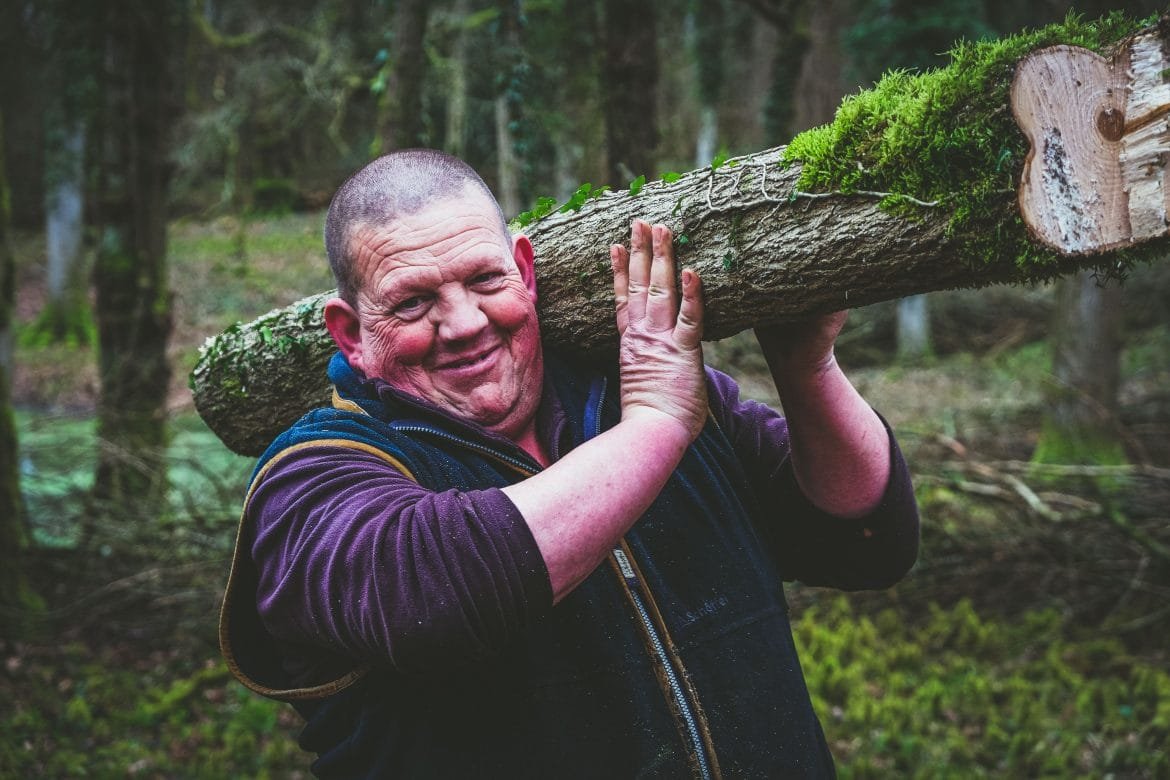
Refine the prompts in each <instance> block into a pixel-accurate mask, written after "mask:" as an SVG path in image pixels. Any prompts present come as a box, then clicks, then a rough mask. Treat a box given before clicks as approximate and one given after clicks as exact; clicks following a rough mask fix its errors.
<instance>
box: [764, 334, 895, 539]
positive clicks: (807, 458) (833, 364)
mask: <svg viewBox="0 0 1170 780" xmlns="http://www.w3.org/2000/svg"><path fill="white" fill-rule="evenodd" d="M765 357H768V354H767V351H765ZM768 362H769V365H770V366H771V367H772V376H773V379H774V380H775V382H776V388H777V390H778V391H779V393H780V400H781V402H782V403H783V405H784V414H785V417H786V419H787V421H788V430H789V434H790V437H791V439H790V446H791V452H792V455H791V457H792V467H793V470H794V471H795V474H796V479H797V482H798V483H799V484H800V488H801V490H802V491H803V492H804V494H805V495H806V496H807V497H808V498H809V500H810V501H812V503H813V504H815V505H816V506H817V507H818V508H820V509H822V510H824V511H825V512H829V513H831V514H834V515H837V516H840V517H860V516H862V515H864V514H866V513H867V512H870V511H871V510H873V508H874V507H876V506H877V504H878V502H879V501H880V500H881V497H882V494H883V493H884V492H885V489H886V485H887V483H888V482H889V476H890V448H889V436H888V435H887V433H886V429H885V427H884V426H883V425H882V422H881V419H880V418H879V417H878V416H877V413H876V412H874V411H873V409H872V408H870V406H869V404H867V403H866V402H865V399H863V398H862V397H861V395H860V394H859V393H858V392H857V390H856V388H854V387H853V385H852V384H851V383H850V382H849V380H848V378H846V376H845V374H844V373H843V372H842V371H841V368H840V367H839V366H838V365H837V361H836V359H835V358H832V357H830V359H829V360H828V361H826V363H825V364H824V365H823V366H822V367H821V368H820V369H818V370H815V371H807V372H806V371H787V370H785V367H784V366H782V365H780V364H779V362H778V361H775V360H774V359H772V358H769V360H768Z"/></svg>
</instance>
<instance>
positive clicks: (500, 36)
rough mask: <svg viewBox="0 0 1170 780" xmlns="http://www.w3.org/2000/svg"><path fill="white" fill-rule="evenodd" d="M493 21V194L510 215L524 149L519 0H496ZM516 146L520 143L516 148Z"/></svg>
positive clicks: (516, 204) (515, 207)
mask: <svg viewBox="0 0 1170 780" xmlns="http://www.w3.org/2000/svg"><path fill="white" fill-rule="evenodd" d="M496 10H497V12H498V15H497V16H496V20H495V24H494V28H495V30H494V32H495V34H494V38H495V46H494V47H493V54H494V56H495V63H496V96H495V100H494V105H495V118H496V123H495V130H496V133H495V136H496V172H497V177H498V178H497V179H496V198H497V199H498V200H499V201H500V208H502V209H503V210H504V215H505V216H506V217H508V218H509V219H510V218H512V217H514V216H515V215H516V214H518V213H519V212H520V210H521V208H522V206H521V201H520V181H521V177H522V172H521V166H522V164H523V163H522V158H521V155H520V154H518V152H522V151H524V149H523V142H522V138H521V136H522V135H523V133H522V123H523V111H524V97H525V93H526V89H525V87H526V84H525V81H526V76H527V71H528V58H527V54H526V52H525V51H524V47H523V44H522V41H521V28H522V27H523V25H524V15H523V13H522V11H521V8H520V0H497V2H496ZM518 147H520V148H519V149H518Z"/></svg>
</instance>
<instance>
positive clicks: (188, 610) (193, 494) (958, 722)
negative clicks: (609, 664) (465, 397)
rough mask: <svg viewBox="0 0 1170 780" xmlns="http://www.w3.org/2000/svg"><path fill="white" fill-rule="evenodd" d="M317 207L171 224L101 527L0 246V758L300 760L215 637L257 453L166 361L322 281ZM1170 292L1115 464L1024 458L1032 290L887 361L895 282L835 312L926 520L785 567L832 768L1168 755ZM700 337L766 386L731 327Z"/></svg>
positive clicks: (75, 360)
mask: <svg viewBox="0 0 1170 780" xmlns="http://www.w3.org/2000/svg"><path fill="white" fill-rule="evenodd" d="M321 219H322V217H321V215H320V214H312V215H288V216H281V217H271V218H264V219H256V220H254V221H251V222H250V223H249V224H248V225H247V229H246V231H245V232H243V233H241V231H239V230H238V225H236V223H234V222H233V221H231V220H227V219H223V220H218V221H212V222H182V223H176V224H175V225H174V226H173V227H172V230H171V234H170V240H171V287H172V288H173V289H174V291H175V312H174V322H175V325H174V336H173V338H172V342H171V343H172V347H171V353H172V363H173V365H174V376H173V380H172V389H171V392H170V394H169V398H168V405H169V408H170V409H171V412H172V444H171V447H170V451H169V456H170V460H169V462H170V464H171V465H170V468H171V472H170V480H171V492H170V498H171V511H170V513H169V514H168V515H167V516H166V517H135V516H133V512H132V510H128V514H127V517H126V518H124V519H122V520H121V521H119V522H104V523H102V524H98V525H96V526H95V524H94V523H92V522H89V521H90V520H91V516H90V515H89V514H88V513H87V503H86V500H87V499H86V491H87V488H88V486H89V484H90V482H91V480H92V468H93V463H94V450H95V442H94V419H93V410H94V405H95V401H96V388H97V382H96V369H95V367H94V364H95V353H94V350H93V348H92V347H85V346H79V345H76V344H72V345H47V344H44V343H41V342H40V341H39V340H38V339H37V338H36V337H35V335H33V334H32V333H31V327H30V323H31V322H33V320H34V319H35V316H36V313H37V311H38V310H39V308H40V304H41V302H42V301H43V297H44V291H43V288H44V285H43V279H42V273H43V271H42V269H43V247H42V246H41V245H40V244H39V242H38V241H37V239H35V238H31V237H30V238H27V239H25V240H22V241H21V242H20V243H19V245H18V258H19V263H20V268H19V279H18V291H19V294H18V300H19V307H18V308H19V311H18V319H19V330H18V335H19V336H20V340H21V344H20V346H18V349H17V369H16V376H15V378H14V389H15V398H16V403H17V410H18V425H19V429H20V434H21V438H22V456H21V457H22V474H23V482H22V486H23V489H24V492H25V496H26V501H27V503H28V507H29V515H30V525H31V529H32V531H33V536H34V539H35V541H36V547H35V549H34V550H33V551H32V554H31V560H32V562H33V566H32V567H31V568H32V575H33V579H34V583H35V585H36V587H37V589H38V591H39V593H40V594H41V596H42V597H43V598H44V600H45V610H44V613H43V615H42V616H41V617H40V618H39V619H38V622H37V630H36V631H35V632H34V633H33V635H32V636H31V637H29V638H26V639H24V640H22V641H20V642H13V641H8V640H4V639H2V638H0V659H2V660H3V667H2V668H0V735H3V736H0V776H4V777H8V776H33V775H37V776H82V775H95V776H107V775H118V776H125V775H132V776H141V777H204V776H207V777H214V776H228V775H231V776H248V777H252V776H276V777H293V776H303V775H304V774H305V768H306V766H307V760H306V757H305V756H304V755H302V754H300V753H299V751H298V749H297V748H296V746H295V743H294V742H293V739H294V737H295V733H296V731H297V728H298V721H297V718H296V716H295V715H294V714H292V712H291V711H290V710H289V709H288V708H286V707H284V706H282V705H275V704H272V703H270V702H266V701H264V700H261V699H259V698H257V697H255V696H252V695H251V694H249V693H248V692H246V691H245V690H244V689H243V688H242V687H240V686H239V685H237V684H235V683H234V682H233V681H232V680H231V678H230V675H229V674H228V672H227V670H226V669H225V667H224V666H223V664H222V662H221V661H220V660H219V658H218V654H217V651H216V639H215V627H214V624H215V617H216V610H217V605H218V599H219V597H220V595H221V590H222V586H223V581H224V579H225V577H226V573H227V557H228V554H229V551H230V548H231V544H232V541H233V538H234V532H235V526H236V523H237V519H238V516H237V513H238V502H239V499H240V497H241V495H242V491H243V487H244V484H245V482H246V479H247V475H248V473H249V470H250V468H251V461H249V460H248V459H245V458H240V457H238V456H235V455H232V454H231V453H229V452H228V451H227V450H226V449H225V448H223V446H222V445H221V444H219V442H218V441H217V440H216V439H215V437H214V436H213V435H212V434H211V433H210V432H209V431H207V429H206V428H205V427H204V426H203V424H202V422H201V421H200V420H199V419H198V417H197V416H196V415H195V414H194V411H193V406H192V404H191V400H190V393H189V391H188V389H187V384H186V377H187V373H188V372H189V370H190V368H191V367H192V366H193V365H194V361H195V358H196V356H197V353H198V348H199V346H200V345H201V344H202V343H203V341H204V340H205V339H206V338H207V337H208V336H211V335H214V334H216V333H218V332H219V331H221V330H222V329H223V328H224V327H226V326H228V325H230V324H232V323H233V322H235V321H237V320H247V319H251V318H252V317H255V316H256V315H258V314H260V313H263V312H264V311H267V310H268V309H270V308H274V307H278V306H283V305H285V304H287V303H290V302H292V301H294V300H296V299H298V298H300V297H302V296H304V295H308V294H310V293H314V292H318V291H320V290H322V289H326V288H328V287H330V286H332V281H331V278H330V276H329V273H328V268H327V266H326V264H325V261H324V259H323V257H322V252H321V249H320V245H321V240H320V235H321V234H320V227H321ZM241 235H243V236H244V240H243V242H242V243H241V240H240V237H241ZM1168 290H1170V272H1168V271H1167V270H1166V269H1164V268H1161V267H1154V266H1150V267H1145V268H1141V269H1137V270H1136V271H1135V272H1134V275H1133V277H1132V278H1131V280H1130V283H1129V284H1128V285H1127V287H1126V293H1125V295H1126V314H1127V337H1126V347H1125V350H1124V352H1123V354H1122V371H1123V387H1122V409H1121V414H1120V418H1119V420H1118V430H1119V434H1120V435H1121V437H1122V441H1123V442H1124V445H1125V447H1126V453H1127V456H1128V458H1129V461H1130V462H1129V464H1128V465H1124V466H1105V467H1101V466H1094V465H1087V464H1063V465H1044V466H1041V465H1038V464H1033V463H1031V462H1030V458H1031V456H1032V452H1033V450H1034V448H1035V444H1036V440H1037V437H1038V435H1039V431H1040V421H1041V416H1042V412H1043V409H1044V403H1045V401H1044V398H1045V387H1046V384H1047V383H1050V382H1052V379H1051V376H1050V372H1049V367H1050V358H1049V347H1048V344H1047V342H1046V340H1045V335H1046V329H1047V328H1046V323H1047V321H1048V316H1049V313H1050V310H1051V306H1052V295H1051V291H1050V290H1048V289H1046V288H1030V289H1017V288H997V289H993V290H985V291H980V292H956V293H942V294H937V295H934V296H932V297H931V306H932V310H933V312H934V314H933V317H932V320H933V321H934V323H935V336H936V354H935V356H934V357H931V358H929V359H927V360H925V361H920V362H919V363H917V364H915V365H905V364H899V363H898V362H897V361H896V360H895V359H894V356H893V353H894V350H893V344H892V340H893V336H892V334H893V314H892V306H891V305H879V306H875V307H868V308H867V309H863V310H858V311H856V312H854V313H853V314H852V315H851V318H850V323H849V325H847V328H846V331H845V332H844V333H843V334H842V338H841V340H840V343H839V350H838V351H839V357H840V360H841V362H842V364H843V365H844V366H845V367H846V370H847V372H848V373H849V375H850V376H851V377H852V378H853V380H854V382H855V384H856V385H857V386H858V388H859V389H860V390H861V391H862V393H863V395H865V397H866V398H867V399H868V400H869V401H870V402H871V403H872V404H873V405H874V406H875V408H877V409H878V410H879V411H881V412H882V413H883V414H884V415H885V416H886V417H887V419H889V420H890V422H891V423H892V424H893V426H894V428H895V429H896V430H897V432H898V435H899V440H900V442H901V444H902V447H903V450H904V452H905V453H906V455H907V458H908V460H909V462H910V465H911V469H912V471H913V472H914V475H915V480H916V487H917V493H918V497H919V502H920V506H921V510H922V521H923V543H922V554H921V556H920V560H919V563H918V564H917V565H916V567H915V569H914V570H913V571H912V572H911V574H910V575H909V576H908V577H907V578H906V580H905V581H904V582H903V583H901V584H900V585H898V586H897V587H896V588H893V589H891V590H889V591H886V592H883V593H878V594H852V595H848V596H842V595H839V594H835V593H830V592H826V591H820V590H817V589H811V588H802V587H800V586H792V587H791V588H790V590H789V597H790V601H791V602H792V606H793V620H794V627H795V631H796V638H797V641H798V643H799V644H800V646H801V650H802V659H803V661H804V666H805V673H806V676H807V678H808V682H809V686H810V690H811V691H812V693H813V697H814V702H815V704H816V706H817V708H818V711H819V713H820V714H821V718H822V720H823V722H824V725H825V729H826V733H827V735H828V738H829V741H830V744H831V746H832V748H833V750H834V753H835V754H836V756H837V758H838V761H839V764H840V767H839V768H840V772H841V775H842V776H843V777H878V776H888V775H890V774H895V775H897V776H920V775H926V774H930V775H931V776H939V774H940V773H941V774H942V775H943V776H948V775H958V776H971V775H982V774H996V775H1006V776H1021V777H1022V776H1035V775H1038V774H1047V775H1055V776H1068V775H1103V774H1108V773H1113V774H1114V775H1116V776H1120V777H1170V754H1168V753H1167V747H1166V746H1167V744H1170V675H1167V673H1166V668H1167V663H1166V662H1167V660H1170V651H1168V650H1167V647H1168V646H1170V642H1168V640H1170V607H1167V605H1168V604H1170V553H1168V552H1167V551H1168V550H1170V520H1168V518H1170V311H1168V310H1167V307H1168V306H1170V304H1167V303H1166V301H1167V300H1170V296H1168V295H1167V291H1168ZM708 359H709V361H710V362H712V363H713V364H714V365H716V366H718V367H721V368H723V369H724V370H727V371H728V372H729V373H731V374H733V375H734V376H736V377H737V378H738V379H739V380H740V381H741V384H742V387H743V391H744V394H745V395H748V396H751V397H756V398H759V399H761V400H765V401H769V402H773V403H774V402H775V396H774V391H773V390H772V389H771V386H770V382H769V381H768V378H767V374H766V370H765V367H764V365H763V361H762V358H761V357H760V355H759V353H758V350H757V349H755V347H754V343H753V341H752V339H751V338H750V336H739V337H736V338H734V339H729V340H726V341H723V342H720V343H718V344H712V345H710V346H709V348H708ZM948 770H950V771H948Z"/></svg>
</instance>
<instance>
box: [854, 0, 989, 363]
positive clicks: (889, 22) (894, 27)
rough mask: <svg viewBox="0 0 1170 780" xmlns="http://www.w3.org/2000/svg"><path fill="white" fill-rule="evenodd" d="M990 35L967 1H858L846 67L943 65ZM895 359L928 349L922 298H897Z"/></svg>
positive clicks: (857, 70) (978, 10)
mask: <svg viewBox="0 0 1170 780" xmlns="http://www.w3.org/2000/svg"><path fill="white" fill-rule="evenodd" d="M991 34H992V29H991V27H990V26H988V24H987V22H986V20H985V18H984V9H983V6H982V4H981V3H971V2H968V0H931V2H925V3H924V2H921V0H857V2H856V21H855V22H854V23H853V25H852V26H850V27H849V28H848V29H847V30H846V32H845V40H846V49H847V50H848V51H849V53H850V65H851V70H852V71H853V73H854V75H855V76H856V77H857V79H858V80H860V81H864V82H870V81H874V80H876V79H877V78H879V77H880V76H881V74H882V73H884V72H885V71H887V70H921V69H925V68H930V67H934V66H936V65H940V64H942V60H941V55H943V54H945V52H946V51H947V50H948V49H950V48H951V46H953V45H954V43H955V42H956V41H957V40H959V39H961V38H966V39H978V38H982V37H986V36H989V35H991ZM897 312H898V313H897V326H896V330H897V344H898V357H899V358H900V359H902V360H904V361H916V360H921V359H923V358H925V357H927V356H929V355H930V354H931V353H932V351H933V347H932V344H931V337H930V307H929V304H928V299H927V298H926V297H925V296H917V295H916V296H911V297H909V298H903V299H901V300H899V301H898V310H897Z"/></svg>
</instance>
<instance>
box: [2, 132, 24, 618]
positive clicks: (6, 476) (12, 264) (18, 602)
mask: <svg viewBox="0 0 1170 780" xmlns="http://www.w3.org/2000/svg"><path fill="white" fill-rule="evenodd" d="M6 170H7V168H6V166H5V165H4V116H3V115H2V114H0V637H18V636H20V633H21V631H22V630H23V623H24V616H25V614H26V612H27V609H28V607H29V606H30V592H29V589H28V584H27V582H26V580H25V575H24V560H23V559H24V548H25V544H26V543H27V541H28V540H27V539H26V538H25V515H24V500H23V498H22V496H21V493H20V465H19V464H20V461H19V458H18V455H19V447H18V442H17V434H16V420H15V419H14V417H13V413H12V395H11V380H12V349H11V347H12V320H13V314H14V309H15V307H16V259H15V258H14V257H13V253H12V245H11V243H10V241H9V237H10V236H9V234H10V228H9V225H10V215H9V208H8V204H9V202H10V198H9V190H8V178H7V175H6Z"/></svg>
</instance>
